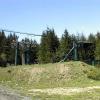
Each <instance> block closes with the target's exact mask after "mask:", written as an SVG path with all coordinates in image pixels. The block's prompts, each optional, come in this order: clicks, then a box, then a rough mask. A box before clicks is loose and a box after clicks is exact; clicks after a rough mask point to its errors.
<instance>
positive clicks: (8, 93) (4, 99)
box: [0, 86, 32, 100]
mask: <svg viewBox="0 0 100 100" xmlns="http://www.w3.org/2000/svg"><path fill="white" fill-rule="evenodd" d="M0 100H32V99H31V98H30V97H25V96H21V95H20V94H18V93H16V92H15V91H13V90H10V89H8V88H6V87H2V86H0Z"/></svg>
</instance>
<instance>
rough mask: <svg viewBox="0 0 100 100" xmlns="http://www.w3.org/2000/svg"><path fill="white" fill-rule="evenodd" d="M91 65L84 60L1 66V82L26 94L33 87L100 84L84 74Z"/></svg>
mask: <svg viewBox="0 0 100 100" xmlns="http://www.w3.org/2000/svg"><path fill="white" fill-rule="evenodd" d="M91 67H93V66H90V65H87V64H85V63H82V62H67V63H56V64H44V65H31V66H29V65H27V66H17V67H8V68H0V83H1V84H3V85H6V86H10V87H12V88H15V89H18V90H20V91H24V93H25V94H27V90H29V89H32V88H53V87H74V86H75V87H85V86H93V85H100V81H95V80H92V79H88V78H87V76H86V74H84V72H85V71H86V70H88V69H90V68H91ZM96 93H97V92H96ZM79 96H80V95H79ZM43 97H44V96H43ZM57 97H59V96H57ZM61 98H63V97H61ZM64 98H66V97H64ZM69 98H70V97H69Z"/></svg>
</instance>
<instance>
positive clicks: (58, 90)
mask: <svg viewBox="0 0 100 100" xmlns="http://www.w3.org/2000/svg"><path fill="white" fill-rule="evenodd" d="M93 89H100V86H92V87H85V88H79V87H73V88H72V87H67V88H52V89H31V90H29V91H28V92H29V94H34V93H38V92H40V93H47V94H48V95H53V94H59V95H73V94H76V93H80V92H91V91H92V90H93Z"/></svg>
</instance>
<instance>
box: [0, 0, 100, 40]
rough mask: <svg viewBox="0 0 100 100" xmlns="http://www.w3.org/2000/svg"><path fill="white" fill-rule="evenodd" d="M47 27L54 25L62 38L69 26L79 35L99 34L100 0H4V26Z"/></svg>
mask: <svg viewBox="0 0 100 100" xmlns="http://www.w3.org/2000/svg"><path fill="white" fill-rule="evenodd" d="M47 27H50V28H54V29H55V32H56V34H57V35H58V37H61V35H62V34H63V33H64V30H65V29H67V30H68V32H69V33H70V34H75V35H77V34H81V33H84V35H85V36H88V35H89V34H90V33H93V34H96V33H97V32H98V31H100V0H0V29H1V28H3V29H9V30H15V31H21V32H29V33H34V34H42V31H44V30H46V28H47ZM20 37H23V36H20ZM25 37H29V38H32V39H33V38H34V39H36V40H37V41H39V39H40V37H31V36H25Z"/></svg>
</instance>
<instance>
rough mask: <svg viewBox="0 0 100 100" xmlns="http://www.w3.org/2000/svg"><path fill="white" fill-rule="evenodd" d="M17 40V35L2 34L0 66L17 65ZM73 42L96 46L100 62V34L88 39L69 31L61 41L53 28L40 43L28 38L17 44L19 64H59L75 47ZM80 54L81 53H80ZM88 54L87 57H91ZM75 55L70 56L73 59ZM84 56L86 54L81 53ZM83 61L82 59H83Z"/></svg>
mask: <svg viewBox="0 0 100 100" xmlns="http://www.w3.org/2000/svg"><path fill="white" fill-rule="evenodd" d="M16 40H17V36H16V35H15V34H9V35H8V36H6V35H5V33H4V32H3V31H2V32H0V65H2V64H3V65H4V66H5V65H6V64H10V65H13V64H15V56H16ZM73 41H76V42H77V41H87V42H89V43H90V42H91V43H94V44H95V49H94V53H95V55H94V56H95V59H97V60H100V33H99V32H97V34H96V35H94V34H92V33H90V35H89V36H88V37H85V36H84V34H81V35H80V34H78V35H77V36H75V35H73V34H70V33H69V32H68V31H67V29H65V30H64V33H63V34H62V36H61V38H60V39H59V38H58V36H57V35H56V33H55V30H54V29H53V28H52V29H50V28H47V29H46V30H45V31H43V32H42V36H41V40H40V43H37V42H36V40H30V39H28V38H25V39H22V40H21V41H18V43H17V64H19V65H20V64H34V63H55V62H59V61H60V60H61V59H63V58H64V57H65V55H66V54H67V53H68V52H69V51H70V49H71V48H72V46H73ZM79 53H80V51H79ZM89 53H92V52H91V49H90V52H88V54H87V55H89ZM72 56H73V53H72V54H70V56H69V59H71V58H72ZM81 56H82V57H83V56H84V53H81ZM81 60H82V59H81Z"/></svg>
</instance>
